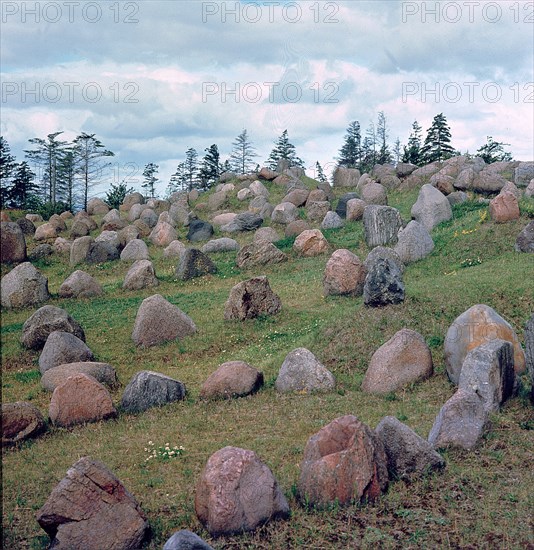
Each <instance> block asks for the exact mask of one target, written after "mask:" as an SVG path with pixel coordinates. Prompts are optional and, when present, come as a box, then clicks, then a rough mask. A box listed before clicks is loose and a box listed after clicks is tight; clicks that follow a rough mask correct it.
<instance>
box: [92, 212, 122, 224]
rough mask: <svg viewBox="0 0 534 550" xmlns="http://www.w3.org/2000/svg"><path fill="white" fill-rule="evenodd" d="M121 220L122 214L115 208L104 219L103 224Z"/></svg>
mask: <svg viewBox="0 0 534 550" xmlns="http://www.w3.org/2000/svg"><path fill="white" fill-rule="evenodd" d="M88 214H89V212H88ZM120 220H121V215H120V212H119V211H118V210H117V209H116V208H113V209H112V210H110V211H109V212H108V213H107V214H106V215H105V216H104V217H103V218H102V223H103V224H105V223H109V222H117V221H120Z"/></svg>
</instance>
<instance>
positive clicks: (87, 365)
mask: <svg viewBox="0 0 534 550" xmlns="http://www.w3.org/2000/svg"><path fill="white" fill-rule="evenodd" d="M75 374H87V375H88V376H92V377H93V378H94V379H95V380H96V381H97V382H100V383H101V384H105V385H106V386H108V387H110V388H115V387H117V386H118V384H119V382H118V380H117V372H116V371H115V369H114V368H113V367H112V366H111V365H108V364H107V363H98V362H93V361H79V362H76V363H65V364H64V365H58V366H57V367H54V368H52V369H49V370H47V371H46V372H45V373H44V374H43V376H42V377H41V386H43V388H44V389H45V390H47V391H51V392H53V391H54V390H55V389H56V388H57V387H58V386H60V385H61V384H63V382H65V380H67V378H69V376H74V375H75Z"/></svg>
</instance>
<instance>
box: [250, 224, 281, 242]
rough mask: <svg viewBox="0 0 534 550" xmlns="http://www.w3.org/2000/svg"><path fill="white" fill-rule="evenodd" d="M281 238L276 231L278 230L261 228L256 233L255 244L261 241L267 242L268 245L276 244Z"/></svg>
mask: <svg viewBox="0 0 534 550" xmlns="http://www.w3.org/2000/svg"><path fill="white" fill-rule="evenodd" d="M280 238H281V237H280V235H279V234H278V232H277V231H276V229H273V228H272V227H260V228H259V229H257V230H256V232H255V233H254V242H255V243H258V242H261V241H265V242H268V243H275V242H276V241H279V240H280Z"/></svg>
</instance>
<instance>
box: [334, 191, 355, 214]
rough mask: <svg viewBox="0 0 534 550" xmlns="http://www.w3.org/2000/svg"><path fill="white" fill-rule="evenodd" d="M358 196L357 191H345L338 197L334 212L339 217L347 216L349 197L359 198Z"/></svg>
mask: <svg viewBox="0 0 534 550" xmlns="http://www.w3.org/2000/svg"><path fill="white" fill-rule="evenodd" d="M359 198H360V196H359V195H358V193H345V194H344V195H342V196H341V197H339V200H338V202H337V206H336V214H337V215H338V216H339V217H340V218H343V219H345V218H346V217H347V203H348V202H349V201H350V200H351V199H359Z"/></svg>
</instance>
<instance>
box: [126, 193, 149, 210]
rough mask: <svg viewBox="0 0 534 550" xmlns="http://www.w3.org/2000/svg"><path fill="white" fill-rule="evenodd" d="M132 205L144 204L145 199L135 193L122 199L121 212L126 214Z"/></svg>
mask: <svg viewBox="0 0 534 550" xmlns="http://www.w3.org/2000/svg"><path fill="white" fill-rule="evenodd" d="M134 204H145V197H143V195H141V193H138V192H137V191H136V192H135V193H130V194H128V195H126V196H125V197H124V200H123V201H122V210H123V211H124V212H128V211H129V210H130V208H131V207H132V206H133V205H134Z"/></svg>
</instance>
